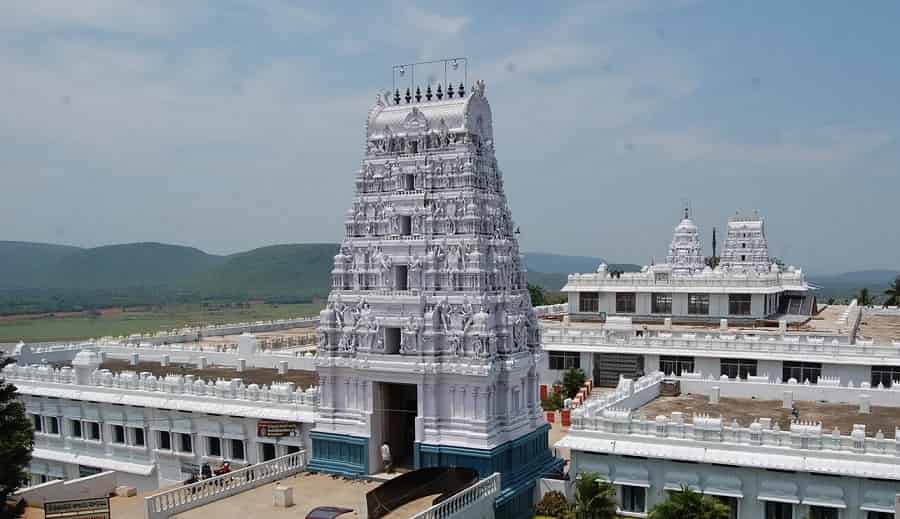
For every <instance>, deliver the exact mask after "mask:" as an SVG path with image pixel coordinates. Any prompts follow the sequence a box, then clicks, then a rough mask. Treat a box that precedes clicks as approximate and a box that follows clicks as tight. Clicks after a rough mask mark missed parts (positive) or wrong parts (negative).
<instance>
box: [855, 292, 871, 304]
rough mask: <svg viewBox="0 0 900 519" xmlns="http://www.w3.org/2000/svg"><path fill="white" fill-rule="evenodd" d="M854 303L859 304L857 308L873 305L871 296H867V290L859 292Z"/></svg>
mask: <svg viewBox="0 0 900 519" xmlns="http://www.w3.org/2000/svg"><path fill="white" fill-rule="evenodd" d="M856 301H857V303H859V306H869V305H871V304H872V303H873V301H872V296H870V295H869V289H868V288H863V289H862V290H860V291H859V295H857V296H856Z"/></svg>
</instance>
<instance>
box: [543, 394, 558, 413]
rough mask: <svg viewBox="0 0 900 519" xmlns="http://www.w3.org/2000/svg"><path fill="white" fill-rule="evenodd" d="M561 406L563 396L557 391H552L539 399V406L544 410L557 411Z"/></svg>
mask: <svg viewBox="0 0 900 519" xmlns="http://www.w3.org/2000/svg"><path fill="white" fill-rule="evenodd" d="M562 407H563V397H562V394H560V393H559V392H556V391H553V392H551V393H550V394H549V395H547V398H545V399H543V400H541V408H542V409H544V410H545V411H559V410H560V409H562Z"/></svg>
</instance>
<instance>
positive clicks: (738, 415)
mask: <svg viewBox="0 0 900 519" xmlns="http://www.w3.org/2000/svg"><path fill="white" fill-rule="evenodd" d="M794 403H795V404H796V406H797V408H798V409H799V410H800V420H803V421H805V422H810V421H811V422H821V423H822V432H823V433H829V434H830V433H831V431H832V430H833V429H834V428H835V427H837V428H838V429H839V430H840V431H841V434H843V435H848V434H850V431H852V430H853V425H854V424H865V426H866V436H875V434H876V433H877V432H878V431H879V430H881V431H882V432H883V433H884V436H885V437H886V438H893V437H894V428H895V427H896V426H900V407H882V406H872V412H871V413H870V414H860V413H859V407H858V406H855V405H849V404H827V403H822V402H814V401H808V400H795V401H794ZM675 411H679V412H682V413H684V415H685V420H691V416H692V415H693V414H708V415H710V416H713V417H718V416H721V417H722V418H723V421H724V422H725V423H727V424H730V423H731V421H732V420H737V422H738V423H739V424H740V425H741V426H742V427H747V426H748V425H750V424H751V423H753V422H754V421H755V420H756V419H757V418H771V419H772V422H773V424H774V423H775V422H777V423H778V427H780V428H781V430H782V431H786V430H788V429H790V426H791V419H792V418H793V417H792V416H791V410H790V409H782V407H781V400H755V399H750V398H721V399H719V403H718V404H711V403H709V398H708V397H707V396H706V395H697V394H682V395H681V396H661V397H659V398H657V399H655V400H653V401H651V402H650V403H648V404H647V405H645V406H643V407H641V408H640V409H638V410H637V411H635V413H643V415H644V417H645V418H647V419H653V418H654V417H656V416H658V415H666V416H668V415H670V414H671V413H672V412H675Z"/></svg>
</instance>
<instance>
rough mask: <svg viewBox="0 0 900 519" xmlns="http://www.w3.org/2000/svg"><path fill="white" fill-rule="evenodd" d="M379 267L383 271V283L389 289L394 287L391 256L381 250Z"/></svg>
mask: <svg viewBox="0 0 900 519" xmlns="http://www.w3.org/2000/svg"><path fill="white" fill-rule="evenodd" d="M378 253H379V257H378V268H379V270H380V271H381V285H382V286H383V287H384V288H387V289H389V290H390V289H393V288H394V279H393V277H391V274H392V272H391V266H392V261H391V257H390V256H388V255H387V254H384V253H383V252H381V251H380V250H379V252H378Z"/></svg>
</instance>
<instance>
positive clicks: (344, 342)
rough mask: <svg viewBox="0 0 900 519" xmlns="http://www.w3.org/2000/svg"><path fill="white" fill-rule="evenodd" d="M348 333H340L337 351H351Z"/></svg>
mask: <svg viewBox="0 0 900 519" xmlns="http://www.w3.org/2000/svg"><path fill="white" fill-rule="evenodd" d="M349 335H350V334H349V333H341V339H340V341H338V351H342V352H348V351H350V350H351V347H350V340H349Z"/></svg>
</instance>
